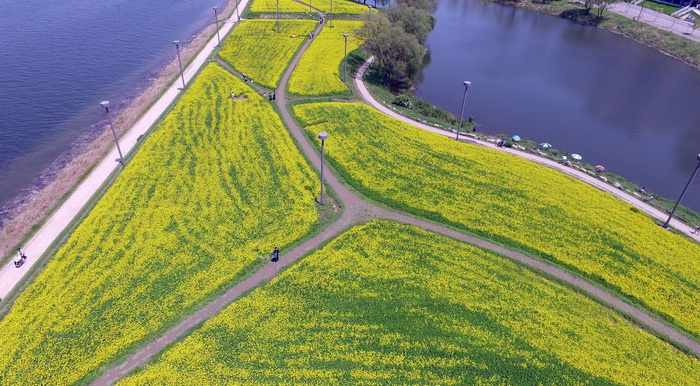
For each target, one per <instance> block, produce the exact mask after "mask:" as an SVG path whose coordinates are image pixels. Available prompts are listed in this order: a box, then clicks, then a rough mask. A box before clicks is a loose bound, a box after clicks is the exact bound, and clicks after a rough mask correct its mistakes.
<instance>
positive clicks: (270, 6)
mask: <svg viewBox="0 0 700 386" xmlns="http://www.w3.org/2000/svg"><path fill="white" fill-rule="evenodd" d="M279 7H280V12H281V13H304V12H309V7H308V6H305V5H301V4H299V3H297V2H295V1H292V0H279ZM250 11H251V12H256V13H275V12H277V0H253V4H251V5H250Z"/></svg>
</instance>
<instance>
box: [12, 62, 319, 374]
mask: <svg viewBox="0 0 700 386" xmlns="http://www.w3.org/2000/svg"><path fill="white" fill-rule="evenodd" d="M231 92H234V93H235V94H236V95H237V96H238V99H236V100H232V99H230V93H231ZM241 96H242V97H241ZM317 185H318V180H317V178H316V175H315V174H314V173H313V172H312V170H311V169H310V167H309V166H308V165H307V164H306V162H305V160H304V158H303V157H302V156H301V155H300V154H299V152H298V150H297V148H296V146H295V145H294V142H293V141H292V138H291V137H290V136H289V134H288V132H287V130H286V129H285V127H284V125H283V124H282V122H281V121H280V119H279V117H278V116H277V115H276V114H275V112H274V110H273V109H272V107H271V106H270V104H269V102H268V101H267V100H265V99H263V98H262V97H261V96H259V95H257V94H256V93H255V92H254V91H253V90H252V89H250V88H249V87H248V86H247V85H246V84H245V83H243V82H242V81H240V80H239V79H238V78H236V77H234V76H233V75H231V74H230V73H228V72H227V71H225V70H224V69H222V68H221V67H220V66H219V65H209V67H207V68H206V69H205V70H204V71H203V73H202V74H201V75H200V76H199V77H198V79H197V80H196V82H195V83H194V84H193V85H192V86H191V87H190V88H189V89H188V90H187V92H186V94H185V95H184V96H183V97H182V99H181V100H180V101H179V102H178V104H177V105H176V106H175V108H174V109H173V111H171V112H170V113H169V114H168V116H167V117H166V118H165V120H164V121H163V122H162V123H161V124H160V125H159V127H158V128H157V129H156V131H154V132H153V133H152V134H151V136H150V137H149V138H148V139H147V140H146V142H145V143H144V145H143V147H142V148H141V149H140V150H139V152H138V154H137V155H136V156H135V157H134V159H133V160H132V161H131V162H129V163H128V164H127V166H126V168H125V169H124V171H123V172H122V173H121V175H120V176H119V177H118V178H117V180H116V182H115V183H114V185H113V186H112V187H111V188H110V189H109V190H108V191H107V192H106V193H105V195H104V196H103V197H102V199H101V200H100V201H99V202H98V203H97V205H96V206H95V208H94V209H93V210H92V211H91V212H90V214H89V215H88V216H87V218H86V219H85V220H84V221H83V222H82V224H80V226H78V228H77V229H76V230H75V232H74V233H73V235H72V236H71V237H70V238H69V239H68V241H67V242H66V244H65V245H64V246H63V247H62V248H61V249H60V250H59V251H58V253H57V254H56V255H55V256H54V257H53V258H52V259H51V262H50V263H49V264H48V266H47V267H46V269H45V270H44V271H43V272H42V273H41V274H40V275H39V276H38V277H37V279H36V281H35V282H34V283H33V284H32V285H31V286H30V287H29V288H27V289H26V290H25V291H24V292H23V293H22V295H21V296H20V297H19V298H18V299H17V301H16V303H15V304H14V306H13V307H12V309H11V310H10V312H9V314H8V315H7V316H5V318H4V319H3V320H2V321H1V322H0V358H2V359H3V360H2V361H0V384H3V385H10V384H15V385H38V384H46V385H65V384H72V383H75V382H76V381H78V380H80V379H82V378H83V377H85V376H86V374H88V373H90V372H91V371H94V370H96V369H97V368H99V367H100V366H101V365H103V364H105V363H106V362H108V361H109V360H111V359H113V358H114V357H115V356H117V355H119V354H120V353H123V352H124V351H125V350H127V349H128V348H129V347H132V346H134V345H135V344H138V343H139V342H143V341H144V340H147V339H149V338H150V337H151V336H152V334H154V333H156V332H157V331H159V330H161V329H163V328H164V327H165V326H166V325H168V324H170V323H173V322H175V321H177V320H179V319H180V318H181V317H182V316H183V314H185V313H187V312H188V311H190V310H192V309H193V307H194V306H196V305H197V304H198V303H200V302H201V301H202V300H204V299H205V298H207V297H208V296H211V295H213V294H214V293H215V292H217V291H219V290H222V289H224V288H227V287H229V286H230V285H232V283H233V282H235V281H236V280H238V278H240V276H241V275H242V274H244V273H245V271H246V269H250V268H251V266H253V265H254V264H255V263H256V262H258V261H259V260H260V259H261V255H262V254H268V253H270V252H271V251H272V249H273V248H274V247H275V246H280V247H283V246H285V245H290V244H291V243H293V242H294V241H295V240H298V239H299V238H301V237H303V236H304V235H306V234H308V233H309V232H311V231H312V230H313V227H314V225H315V224H316V223H317V220H318V214H317V211H316V205H315V202H314V195H313V193H312V192H311V188H312V186H317Z"/></svg>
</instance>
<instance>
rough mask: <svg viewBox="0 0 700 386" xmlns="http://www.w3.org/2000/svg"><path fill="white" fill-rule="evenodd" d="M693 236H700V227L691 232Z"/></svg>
mask: <svg viewBox="0 0 700 386" xmlns="http://www.w3.org/2000/svg"><path fill="white" fill-rule="evenodd" d="M690 234H691V235H700V227H697V229H695V230H694V231H692V232H690Z"/></svg>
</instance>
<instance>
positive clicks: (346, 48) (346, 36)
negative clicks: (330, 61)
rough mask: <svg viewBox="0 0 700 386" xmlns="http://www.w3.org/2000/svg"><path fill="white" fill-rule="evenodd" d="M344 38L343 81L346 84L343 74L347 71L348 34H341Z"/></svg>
mask: <svg viewBox="0 0 700 386" xmlns="http://www.w3.org/2000/svg"><path fill="white" fill-rule="evenodd" d="M343 37H344V38H345V59H343V83H345V84H347V83H348V82H346V81H345V76H346V75H347V73H348V34H343Z"/></svg>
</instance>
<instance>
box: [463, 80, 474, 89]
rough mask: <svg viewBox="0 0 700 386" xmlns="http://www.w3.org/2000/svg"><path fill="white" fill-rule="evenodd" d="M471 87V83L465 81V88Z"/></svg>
mask: <svg viewBox="0 0 700 386" xmlns="http://www.w3.org/2000/svg"><path fill="white" fill-rule="evenodd" d="M471 85H472V82H470V81H468V80H465V81H464V86H465V87H469V86H471Z"/></svg>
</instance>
